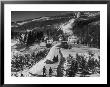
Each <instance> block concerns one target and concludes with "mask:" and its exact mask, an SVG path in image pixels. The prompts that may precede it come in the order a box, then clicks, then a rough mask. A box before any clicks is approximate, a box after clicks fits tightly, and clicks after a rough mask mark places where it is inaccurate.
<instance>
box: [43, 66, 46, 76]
mask: <svg viewBox="0 0 110 87" xmlns="http://www.w3.org/2000/svg"><path fill="white" fill-rule="evenodd" d="M45 76H46V68H45V66H44V67H43V77H45Z"/></svg>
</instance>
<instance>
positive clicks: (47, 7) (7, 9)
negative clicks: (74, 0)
mask: <svg viewBox="0 0 110 87" xmlns="http://www.w3.org/2000/svg"><path fill="white" fill-rule="evenodd" d="M11 11H100V77H58V78H57V77H51V78H50V77H45V78H44V77H11ZM4 84H107V4H5V5H4Z"/></svg>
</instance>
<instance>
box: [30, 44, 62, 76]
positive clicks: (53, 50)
mask: <svg viewBox="0 0 110 87" xmlns="http://www.w3.org/2000/svg"><path fill="white" fill-rule="evenodd" d="M60 45H61V43H58V44H56V45H55V46H53V47H52V48H51V49H50V51H49V53H48V55H47V56H46V58H45V59H43V60H41V61H39V62H38V63H36V64H35V65H34V66H33V67H32V68H31V69H30V70H29V72H30V73H32V74H41V72H42V69H43V67H44V66H47V67H48V66H49V65H50V66H51V65H55V64H46V63H45V61H46V60H52V59H53V57H54V56H57V55H58V59H60V54H59V49H58V48H59V46H60ZM57 64H58V63H57ZM57 64H56V66H57Z"/></svg>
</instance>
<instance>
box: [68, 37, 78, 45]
mask: <svg viewBox="0 0 110 87" xmlns="http://www.w3.org/2000/svg"><path fill="white" fill-rule="evenodd" d="M77 41H78V38H77V36H69V37H68V43H73V44H77Z"/></svg>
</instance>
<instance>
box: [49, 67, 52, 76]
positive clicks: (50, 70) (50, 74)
mask: <svg viewBox="0 0 110 87" xmlns="http://www.w3.org/2000/svg"><path fill="white" fill-rule="evenodd" d="M52 72H53V71H52V68H51V67H50V69H49V76H52Z"/></svg>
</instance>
